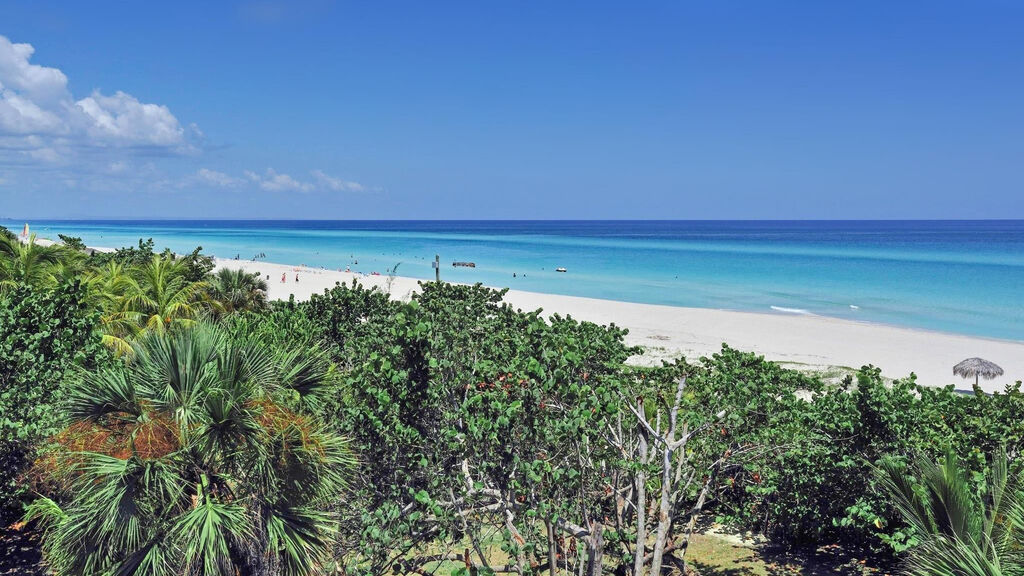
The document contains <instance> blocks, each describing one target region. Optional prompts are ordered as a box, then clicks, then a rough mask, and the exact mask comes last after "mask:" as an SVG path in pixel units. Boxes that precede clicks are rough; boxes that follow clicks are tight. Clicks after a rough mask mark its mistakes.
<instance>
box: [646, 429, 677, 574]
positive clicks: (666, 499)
mask: <svg viewBox="0 0 1024 576" xmlns="http://www.w3.org/2000/svg"><path fill="white" fill-rule="evenodd" d="M663 449H664V451H665V457H664V459H663V462H662V464H661V507H660V510H659V511H658V536H657V538H656V539H655V541H654V554H653V555H652V556H651V576H661V560H662V557H664V555H665V543H666V542H667V541H668V531H669V528H670V527H671V525H672V516H671V511H670V505H671V501H672V450H671V449H670V448H669V447H668V446H665V447H664V448H663Z"/></svg>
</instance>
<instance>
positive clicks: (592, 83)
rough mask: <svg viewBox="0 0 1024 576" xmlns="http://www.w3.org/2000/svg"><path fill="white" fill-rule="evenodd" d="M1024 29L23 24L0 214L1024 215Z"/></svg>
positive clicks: (281, 9)
mask: <svg viewBox="0 0 1024 576" xmlns="http://www.w3.org/2000/svg"><path fill="white" fill-rule="evenodd" d="M1021 30H1024V4H1022V3H1019V2H1012V1H1001V2H996V1H979V2H942V1H936V0H932V1H927V2H926V1H920V2H914V1H907V2H891V1H885V2H882V1H879V2H872V1H863V2H821V1H790V2H763V1H749V2H730V1H715V2H711V1H709V2H681V1H670V2H629V3H627V2H614V3H612V2H609V3H605V2H597V1H590V2H510V1H509V2H505V1H484V2H481V1H479V0H477V1H472V2H423V1H422V0H419V1H411V2H351V3H348V2H331V1H329V0H295V1H292V2H284V1H281V2H278V1H276V0H267V1H255V2H219V3H214V2H210V3H205V2H186V1H177V2H174V3H159V4H158V3H156V2H145V3H142V2H137V3H129V2H99V3H97V2H90V3H86V2H70V1H69V2H47V1H34V2H5V3H3V4H0V217H19V218H20V217H34V218H42V217H53V218H56V217H70V218H97V217H107V218H147V217H148V218H153V217H155V218H175V217H187V218H331V219H333V218H339V219H342V218H480V219H487V218H526V219H529V218H682V219H686V218H725V219H729V218H958V217H963V218H1022V217H1024V34H1021V32H1020V31H1021Z"/></svg>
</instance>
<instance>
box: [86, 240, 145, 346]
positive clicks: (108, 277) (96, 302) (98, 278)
mask: <svg viewBox="0 0 1024 576" xmlns="http://www.w3.org/2000/svg"><path fill="white" fill-rule="evenodd" d="M82 282H83V284H84V285H85V287H86V294H87V297H88V300H89V303H90V304H92V305H93V307H94V308H96V309H97V310H100V331H101V332H102V334H103V336H102V338H103V343H104V344H106V345H107V346H108V347H109V348H111V349H113V350H114V351H115V352H116V353H117V354H118V355H123V354H128V353H130V352H131V344H130V339H131V338H132V337H134V336H135V335H137V334H138V333H139V331H140V330H141V327H140V326H139V325H138V324H137V322H136V320H135V319H136V317H137V316H136V315H135V314H134V313H130V312H129V313H126V312H125V307H124V303H125V300H126V299H127V297H128V295H129V294H134V293H137V292H138V291H139V290H140V288H139V285H138V283H137V282H136V281H135V279H134V278H132V276H131V275H130V274H129V271H128V270H127V269H126V268H125V266H124V265H123V264H121V263H120V262H118V261H116V260H111V261H109V262H107V264H106V265H105V266H103V267H99V268H93V269H89V270H87V271H86V272H84V273H83V275H82Z"/></svg>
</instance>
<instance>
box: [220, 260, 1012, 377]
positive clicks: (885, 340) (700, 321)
mask: <svg viewBox="0 0 1024 576" xmlns="http://www.w3.org/2000/svg"><path fill="white" fill-rule="evenodd" d="M214 262H215V263H216V265H217V269H220V268H233V269H238V268H241V269H243V270H246V271H247V272H259V273H260V274H261V276H263V277H264V279H265V280H266V276H268V275H269V276H270V279H269V280H267V287H268V290H267V297H268V299H270V300H287V299H288V298H289V297H290V296H291V295H294V296H295V298H296V300H308V299H309V297H310V296H311V295H312V294H314V293H317V294H321V293H323V291H324V290H325V289H329V288H332V287H334V286H335V284H336V283H344V284H350V283H351V281H352V280H353V279H355V280H358V281H359V282H360V283H361V284H363V285H364V286H366V287H374V286H377V287H379V288H381V289H383V290H386V291H388V292H389V293H390V294H391V295H392V297H394V298H399V299H408V298H409V297H411V295H412V293H413V292H414V291H416V290H417V288H418V283H419V282H420V281H421V280H419V279H415V278H409V277H405V276H394V277H388V276H385V275H379V276H373V275H367V276H364V275H362V274H358V273H355V272H339V271H335V270H324V269H320V268H311V267H303V266H299V265H291V264H279V263H273V262H266V261H256V262H253V261H251V260H234V259H225V258H214ZM296 273H297V274H298V275H299V281H298V283H296V282H295V274H296ZM282 274H285V280H286V281H285V282H284V283H282V282H281V275H282ZM505 302H507V303H509V304H511V305H512V306H514V307H516V308H520V309H523V310H537V309H543V311H544V316H545V317H547V316H550V315H551V314H555V313H557V314H562V315H570V316H572V317H574V318H577V319H579V320H587V321H591V322H595V323H598V324H612V323H614V324H615V325H617V326H620V327H623V328H627V329H629V334H628V335H627V336H626V343H627V344H629V345H635V346H642V347H643V348H644V349H645V353H644V354H643V356H641V357H640V358H639V359H638V360H639V362H641V363H657V362H659V361H660V360H671V359H674V358H677V357H678V356H680V355H685V356H686V357H687V358H691V359H695V358H697V357H699V356H706V355H709V354H713V353H715V352H717V351H719V350H720V349H721V344H722V343H723V342H724V343H727V344H728V345H729V346H731V347H733V348H737V349H740V350H744V351H751V352H756V353H758V354H762V355H764V356H765V357H766V358H767V359H769V360H773V361H776V362H780V363H784V364H792V365H797V367H801V368H804V369H810V370H820V371H826V372H836V371H841V370H848V369H857V368H859V367H860V366H863V365H866V364H872V365H874V366H877V367H879V368H881V370H882V374H883V375H884V376H885V377H887V378H904V377H906V376H908V375H909V374H910V373H911V372H914V373H915V374H916V375H917V376H918V379H917V380H918V382H919V383H920V384H922V385H926V386H946V385H948V384H953V385H955V386H956V388H957V389H958V390H970V389H971V385H972V383H970V382H967V381H965V380H963V379H960V378H959V377H956V376H954V375H953V374H952V367H953V365H954V364H956V363H958V362H960V361H961V360H963V359H964V358H969V357H973V356H980V357H983V358H986V359H988V360H991V361H993V362H995V363H996V364H999V365H1000V366H1002V368H1003V370H1004V372H1005V373H1004V375H1003V376H1002V377H999V378H997V379H994V380H983V381H981V382H980V385H981V388H982V389H983V390H985V391H986V392H994V391H1001V390H1003V389H1004V387H1005V385H1006V384H1012V383H1013V382H1015V381H1017V380H1020V379H1022V378H1024V342H1017V341H1012V340H1000V339H995V338H986V337H981V336H977V337H976V336H966V335H960V334H953V333H947V332H938V331H930V330H924V329H916V328H905V327H900V326H891V325H885V324H876V323H870V322H864V321H857V320H846V319H840V318H832V317H828V316H818V315H806V314H785V313H774V314H773V313H766V312H746V311H739V310H723V309H714V308H687V307H680V306H666V305H660V304H640V303H633V302H623V301H618V300H601V299H597V298H585V297H580V296H564V295H558V294H545V293H539V292H526V291H522V290H514V289H509V291H508V293H507V294H506V295H505Z"/></svg>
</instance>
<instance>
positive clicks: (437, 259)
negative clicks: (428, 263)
mask: <svg viewBox="0 0 1024 576" xmlns="http://www.w3.org/2000/svg"><path fill="white" fill-rule="evenodd" d="M434 281H435V282H438V283H440V282H441V255H440V254H434Z"/></svg>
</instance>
